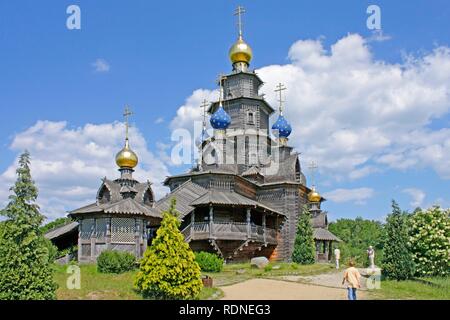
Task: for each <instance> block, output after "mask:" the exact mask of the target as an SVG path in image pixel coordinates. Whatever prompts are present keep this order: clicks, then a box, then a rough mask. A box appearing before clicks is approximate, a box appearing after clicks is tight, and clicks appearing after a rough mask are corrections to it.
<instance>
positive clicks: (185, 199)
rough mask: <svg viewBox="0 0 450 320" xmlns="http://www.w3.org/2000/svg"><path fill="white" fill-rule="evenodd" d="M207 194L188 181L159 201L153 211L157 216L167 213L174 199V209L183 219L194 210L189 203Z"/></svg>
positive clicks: (204, 190) (201, 188)
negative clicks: (175, 202) (156, 212)
mask: <svg viewBox="0 0 450 320" xmlns="http://www.w3.org/2000/svg"><path fill="white" fill-rule="evenodd" d="M207 192H208V191H207V190H206V189H205V188H203V187H201V186H199V185H198V184H196V183H193V182H192V181H190V180H188V181H186V182H185V183H183V184H182V185H180V186H179V187H178V188H176V189H175V190H173V191H172V192H171V193H170V194H168V195H167V196H165V197H164V198H162V199H161V200H159V201H158V202H157V203H156V204H155V207H154V210H156V211H158V213H159V214H162V212H164V211H167V210H168V209H169V208H170V203H171V201H172V198H175V199H176V200H177V204H176V207H175V208H176V210H177V211H178V212H179V213H180V215H181V218H183V217H185V216H186V215H187V214H189V213H190V212H192V211H193V210H194V207H193V206H191V202H192V201H194V200H195V199H197V198H199V197H201V196H203V195H204V194H205V193H207Z"/></svg>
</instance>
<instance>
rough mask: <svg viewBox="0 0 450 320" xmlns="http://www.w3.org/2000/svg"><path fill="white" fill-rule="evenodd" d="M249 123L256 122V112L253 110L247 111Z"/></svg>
mask: <svg viewBox="0 0 450 320" xmlns="http://www.w3.org/2000/svg"><path fill="white" fill-rule="evenodd" d="M247 124H255V113H254V112H253V111H249V112H247Z"/></svg>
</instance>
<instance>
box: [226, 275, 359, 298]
mask: <svg viewBox="0 0 450 320" xmlns="http://www.w3.org/2000/svg"><path fill="white" fill-rule="evenodd" d="M341 281H342V273H340V272H339V273H330V274H321V275H317V276H310V277H300V276H286V277H278V278H272V279H251V280H248V281H245V282H241V283H238V284H235V285H232V286H227V287H222V288H220V289H222V290H223V292H224V294H225V296H224V299H223V300H346V299H347V290H346V287H345V286H342V285H341ZM366 298H367V292H366V291H365V288H364V283H363V288H362V290H359V291H358V299H366Z"/></svg>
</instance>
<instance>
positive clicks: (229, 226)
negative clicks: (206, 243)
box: [182, 222, 278, 245]
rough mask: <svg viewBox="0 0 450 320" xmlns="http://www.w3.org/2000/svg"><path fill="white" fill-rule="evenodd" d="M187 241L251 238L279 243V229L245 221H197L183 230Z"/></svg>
mask: <svg viewBox="0 0 450 320" xmlns="http://www.w3.org/2000/svg"><path fill="white" fill-rule="evenodd" d="M182 233H183V235H184V237H185V239H186V241H187V242H190V241H194V240H242V241H245V240H251V241H257V242H261V243H263V244H274V245H276V244H278V242H277V235H278V231H277V230H275V229H271V228H267V227H266V228H264V227H263V226H257V225H254V224H250V225H249V224H247V223H245V222H213V223H210V222H195V223H193V224H192V223H191V224H190V225H188V226H187V227H186V228H185V229H184V230H183V231H182Z"/></svg>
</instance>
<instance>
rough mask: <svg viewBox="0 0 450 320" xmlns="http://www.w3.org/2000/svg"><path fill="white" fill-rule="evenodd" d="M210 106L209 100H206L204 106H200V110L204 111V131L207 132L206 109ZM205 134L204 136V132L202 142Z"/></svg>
mask: <svg viewBox="0 0 450 320" xmlns="http://www.w3.org/2000/svg"><path fill="white" fill-rule="evenodd" d="M208 106H209V102H208V100H206V99H204V100H203V103H202V105H201V106H200V108H202V109H203V131H205V130H206V108H207V107H208ZM203 134H204V132H202V140H203ZM202 142H203V141H202Z"/></svg>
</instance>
